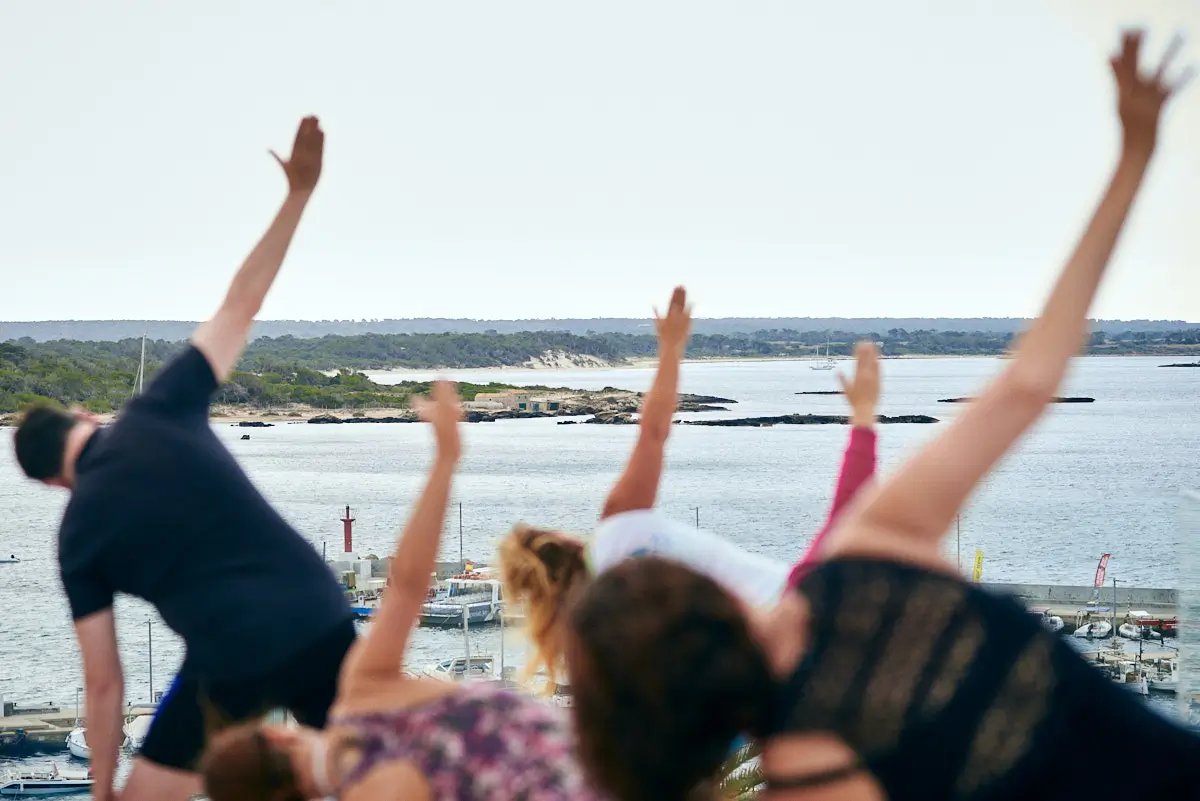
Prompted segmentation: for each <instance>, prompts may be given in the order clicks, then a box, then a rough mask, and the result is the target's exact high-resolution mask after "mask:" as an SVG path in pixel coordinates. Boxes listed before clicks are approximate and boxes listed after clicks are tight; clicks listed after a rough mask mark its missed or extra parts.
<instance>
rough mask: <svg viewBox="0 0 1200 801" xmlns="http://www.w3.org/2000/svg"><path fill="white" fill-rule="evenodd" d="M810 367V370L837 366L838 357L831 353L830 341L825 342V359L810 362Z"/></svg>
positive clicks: (828, 368)
mask: <svg viewBox="0 0 1200 801" xmlns="http://www.w3.org/2000/svg"><path fill="white" fill-rule="evenodd" d="M819 352H820V351H819V350H818V353H819ZM808 367H809V369H810V370H833V369H834V368H836V367H837V359H835V358H833V357H832V356H830V355H829V343H828V342H826V343H825V361H823V362H821V363H820V364H810V365H809V366H808Z"/></svg>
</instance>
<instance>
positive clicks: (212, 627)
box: [58, 346, 352, 680]
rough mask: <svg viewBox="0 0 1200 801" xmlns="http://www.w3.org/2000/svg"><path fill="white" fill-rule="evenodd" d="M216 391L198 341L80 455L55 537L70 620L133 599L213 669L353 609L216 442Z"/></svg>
mask: <svg viewBox="0 0 1200 801" xmlns="http://www.w3.org/2000/svg"><path fill="white" fill-rule="evenodd" d="M216 388H217V381H216V378H215V376H214V375H213V371H212V368H211V366H210V365H209V363H208V360H207V359H206V358H205V356H204V354H202V353H201V352H200V351H199V350H197V349H196V348H195V347H192V346H189V347H188V349H187V350H186V351H184V353H182V354H181V355H180V356H179V357H177V358H176V359H175V360H174V361H172V362H171V363H170V364H168V365H167V366H165V367H164V368H163V369H162V370H160V371H159V373H158V375H156V376H155V377H154V380H153V382H152V383H151V384H150V386H149V387H147V389H146V391H145V393H144V394H143V395H141V396H140V397H138V398H136V399H134V400H133V401H131V402H130V403H129V405H128V406H126V407H125V409H124V411H122V413H121V415H120V417H119V418H118V419H117V421H116V422H115V423H114V424H113V425H112V426H109V427H107V428H105V429H101V430H99V431H97V432H96V434H95V435H94V436H93V437H92V438H91V440H89V442H88V443H87V445H86V446H85V447H84V450H83V452H82V453H81V454H80V456H79V459H78V461H77V464H76V467H75V472H76V478H75V489H74V492H73V493H72V495H71V501H70V503H69V504H68V505H67V510H66V513H65V515H64V516H63V521H62V527H61V528H60V530H59V535H58V559H59V567H60V570H61V572H62V580H63V585H64V587H65V589H66V593H67V599H68V601H69V602H70V606H71V614H72V616H73V617H74V619H75V620H79V619H80V618H83V617H86V616H88V615H90V614H92V613H94V612H98V611H101V610H103V609H107V608H108V607H110V606H111V605H112V602H113V595H114V594H115V593H117V592H123V593H127V594H129V595H135V596H138V597H139V598H144V599H146V600H147V601H149V602H150V603H152V604H154V606H155V607H156V608H157V609H158V611H159V613H160V614H161V615H162V617H163V620H165V621H166V623H167V625H169V626H170V627H171V628H172V629H174V630H175V631H176V632H177V633H178V634H179V635H180V636H181V637H182V638H183V639H184V642H185V643H186V644H187V660H186V663H185V664H186V666H187V668H188V669H189V670H193V671H195V672H196V673H197V674H198V675H200V676H203V677H207V678H212V679H222V680H228V679H237V678H242V677H251V676H255V675H259V674H262V673H265V672H267V671H270V670H272V669H274V668H276V667H278V666H280V665H282V664H283V663H285V662H286V661H287V660H288V659H289V658H291V657H293V656H295V655H297V654H298V653H299V652H300V651H302V650H303V649H304V648H305V647H306V646H309V645H311V644H312V643H313V642H314V641H316V640H317V639H319V638H321V637H322V636H324V635H326V634H328V633H329V632H330V631H332V630H333V629H334V628H336V627H337V626H338V625H339V624H341V623H343V622H345V621H346V620H348V619H350V618H351V616H352V613H351V611H350V607H349V605H348V604H347V602H346V599H345V596H344V595H343V593H342V590H341V588H340V587H339V585H338V583H337V581H336V580H335V579H334V576H333V573H332V571H331V570H330V569H329V567H328V566H327V565H325V563H324V562H323V561H322V560H321V557H320V556H319V555H318V554H317V553H316V551H315V550H314V549H313V547H312V545H310V544H309V543H308V542H307V541H306V540H304V539H303V538H302V537H301V536H300V535H299V534H298V533H297V532H296V531H295V530H294V529H293V528H292V527H291V526H289V525H288V524H287V523H286V522H285V521H284V520H283V518H282V517H280V515H279V513H278V512H276V511H275V509H274V508H273V507H272V506H271V505H270V504H269V503H267V501H266V499H264V498H263V497H262V495H261V494H260V493H259V492H258V490H257V489H255V487H254V485H253V484H251V483H250V479H249V478H247V477H246V474H245V473H243V472H242V469H241V467H240V466H239V465H238V463H237V461H236V460H235V459H234V458H233V455H232V454H231V453H230V452H229V451H228V450H226V448H225V446H224V445H222V444H221V442H220V441H219V440H218V439H217V437H216V435H215V434H214V433H213V431H212V429H211V428H210V426H209V422H208V407H209V400H210V398H211V396H212V393H213V392H214V391H215V390H216Z"/></svg>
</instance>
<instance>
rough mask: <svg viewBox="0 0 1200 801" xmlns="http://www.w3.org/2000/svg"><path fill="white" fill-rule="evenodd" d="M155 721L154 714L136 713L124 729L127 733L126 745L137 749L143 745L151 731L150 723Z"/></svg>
mask: <svg viewBox="0 0 1200 801" xmlns="http://www.w3.org/2000/svg"><path fill="white" fill-rule="evenodd" d="M153 722H154V716H153V715H135V716H134V717H133V718H131V719H130V720H129V721H128V722H127V723H126V724H125V726H124V728H123V729H122V730H123V731H124V733H125V747H126V748H128V749H129V750H130V751H137V750H139V749H140V748H141V747H142V742H143V741H144V740H145V739H146V735H147V734H149V733H150V724H151V723H153Z"/></svg>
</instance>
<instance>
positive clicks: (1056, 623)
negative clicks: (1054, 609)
mask: <svg viewBox="0 0 1200 801" xmlns="http://www.w3.org/2000/svg"><path fill="white" fill-rule="evenodd" d="M1029 611H1030V613H1031V614H1033V615H1035V616H1037V618H1038V620H1040V621H1042V625H1043V626H1045V627H1046V629H1047V630H1049V631H1052V632H1054V633H1055V634H1057V633H1058V632H1060V631H1062V630H1063V626H1065V625H1066V624H1065V623H1064V622H1063V619H1062V618H1061V617H1059V616H1058V615H1052V614H1050V607H1048V606H1033V607H1030V608H1029Z"/></svg>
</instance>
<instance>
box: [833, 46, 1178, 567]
mask: <svg viewBox="0 0 1200 801" xmlns="http://www.w3.org/2000/svg"><path fill="white" fill-rule="evenodd" d="M1141 42H1142V35H1141V34H1140V33H1126V34H1125V36H1124V40H1123V43H1122V48H1121V52H1120V54H1118V55H1117V56H1116V57H1114V58H1113V59H1112V69H1113V73H1114V75H1115V77H1116V83H1117V95H1118V111H1119V114H1120V119H1121V127H1122V130H1123V133H1124V137H1123V144H1122V149H1121V157H1120V160H1119V162H1118V163H1117V167H1116V170H1115V171H1114V174H1113V177H1112V180H1111V182H1110V184H1109V186H1108V189H1107V191H1106V192H1105V193H1104V197H1103V198H1102V199H1101V201H1100V204H1099V206H1098V208H1097V209H1096V212H1095V214H1094V216H1093V217H1092V219H1091V222H1090V223H1089V224H1088V226H1087V229H1086V230H1085V231H1084V234H1083V237H1082V239H1081V240H1080V242H1079V244H1078V246H1077V247H1076V249H1075V252H1074V254H1073V255H1072V256H1071V258H1070V260H1069V261H1068V262H1067V264H1066V266H1065V267H1064V268H1063V271H1062V273H1061V274H1060V276H1059V278H1058V282H1057V283H1056V284H1055V286H1054V289H1053V291H1052V292H1051V294H1050V297H1049V299H1048V300H1047V301H1046V305H1045V307H1044V308H1043V309H1042V314H1041V317H1040V318H1038V320H1037V321H1036V322H1035V323H1034V324H1033V326H1032V328H1031V329H1030V330H1029V332H1028V334H1026V335H1025V336H1024V337H1022V338H1021V344H1020V346H1019V347H1018V349H1017V351H1016V354H1015V358H1014V359H1013V361H1012V363H1011V364H1010V365H1009V367H1008V368H1007V369H1006V370H1005V371H1004V372H1003V373H1001V374H1000V376H999V377H998V378H996V379H995V380H994V381H993V382H992V383H991V384H990V385H989V386H988V387H987V389H986V390H985V391H984V392H983V393H982V395H980V397H979V400H978V401H977V402H975V403H973V404H971V406H970V407H969V408H968V409H967V410H966V411H965V412H963V414H962V415H961V416H960V417H959V418H958V419H957V420H956V421H955V422H954V423H953V424H951V425H950V426H949V428H948V429H947V430H946V431H945V432H944V433H942V434H941V435H940V436H938V437H937V438H936V439H935V440H933V442H931V443H930V444H929V445H927V446H926V447H924V448H923V449H922V450H921V451H920V452H918V453H917V455H916V456H915V457H913V458H912V459H911V460H910V461H909V462H908V463H907V464H906V465H904V466H903V467H902V468H901V469H900V470H898V471H897V472H896V473H895V474H894V476H893V477H892V478H891V479H890V480H888V481H887V482H886V483H885V484H884V485H883V486H882V487H881V488H880V489H879V491H877V492H875V493H872V495H871V496H870V498H869V499H864V503H863V504H862V505H861V506H859V507H857V508H855V509H854V510H853V511H852V512H851V513H849V514H848V515H846V516H845V517H844V518H843V521H842V525H840V526H838V528H837V529H835V531H834V533H833V534H832V535H831V537H830V540H829V542H828V544H827V548H829V549H830V550H829V551H827V553H834V552H836V553H849V552H857V553H867V554H879V555H886V556H890V557H898V558H908V559H910V560H914V561H919V562H933V563H938V564H940V563H941V559H940V557H939V556H938V546H939V540H940V539H941V537H942V535H943V534H944V533H945V532H946V531H947V530H948V529H949V527H950V523H951V522H952V521H953V520H954V515H955V514H956V513H957V512H958V510H959V508H960V507H961V506H962V504H963V503H964V502H965V501H966V499H967V496H968V495H969V494H970V493H971V492H972V491H973V490H974V489H975V487H976V485H977V484H978V483H979V481H980V480H981V479H982V478H983V476H984V475H985V474H986V473H987V472H988V471H989V470H991V469H992V467H993V466H994V465H995V464H996V462H997V461H999V460H1000V458H1001V457H1002V456H1003V455H1004V454H1005V452H1007V451H1008V450H1009V449H1010V448H1011V447H1012V446H1013V444H1014V443H1015V442H1016V441H1017V439H1018V438H1019V437H1020V436H1021V435H1022V434H1024V433H1025V431H1026V430H1027V429H1028V428H1029V427H1030V426H1031V425H1033V423H1034V421H1036V420H1037V418H1038V417H1039V416H1040V415H1041V414H1042V412H1043V411H1044V410H1045V408H1046V405H1047V404H1048V403H1049V402H1050V400H1051V398H1052V397H1053V396H1054V394H1055V392H1056V390H1057V388H1058V385H1059V383H1060V382H1061V381H1062V379H1063V376H1064V374H1065V373H1066V370H1067V366H1068V364H1069V362H1070V359H1071V356H1072V355H1074V354H1075V352H1076V351H1077V350H1078V349H1079V346H1080V343H1081V342H1082V341H1083V336H1084V333H1085V330H1086V325H1087V312H1088V308H1089V307H1090V306H1091V303H1092V299H1093V298H1094V297H1095V294H1096V290H1097V288H1098V287H1099V285H1100V280H1101V278H1102V277H1103V275H1104V269H1105V267H1106V266H1107V265H1108V262H1109V259H1110V257H1111V255H1112V252H1113V249H1114V248H1115V247H1116V244H1117V239H1118V237H1119V235H1120V233H1121V229H1122V228H1123V227H1124V225H1125V220H1126V217H1127V216H1128V214H1129V210H1130V208H1131V207H1132V205H1133V201H1134V198H1135V197H1136V196H1137V193H1138V190H1139V188H1140V187H1141V184H1142V179H1143V178H1144V176H1145V174H1146V170H1147V168H1148V167H1149V164H1150V160H1151V157H1152V155H1153V153H1154V149H1155V145H1156V142H1157V137H1158V123H1159V116H1160V113H1161V111H1162V108H1163V105H1164V104H1165V103H1166V101H1167V99H1168V98H1169V97H1170V96H1171V94H1172V92H1173V90H1174V89H1176V88H1178V84H1176V86H1175V87H1171V86H1168V85H1167V84H1166V82H1165V80H1164V77H1163V74H1164V71H1165V69H1166V67H1167V65H1168V63H1169V61H1170V59H1171V57H1172V56H1173V55H1174V53H1175V51H1176V50H1177V49H1178V46H1179V43H1178V41H1176V42H1174V43H1172V45H1171V48H1170V50H1169V52H1168V54H1167V56H1166V57H1165V58H1164V60H1163V64H1162V65H1161V66H1160V67H1159V69H1158V70H1157V71H1156V72H1155V74H1154V75H1153V76H1151V77H1149V78H1145V77H1142V76H1141V75H1140V74H1139V70H1138V56H1139V52H1140V49H1141Z"/></svg>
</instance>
